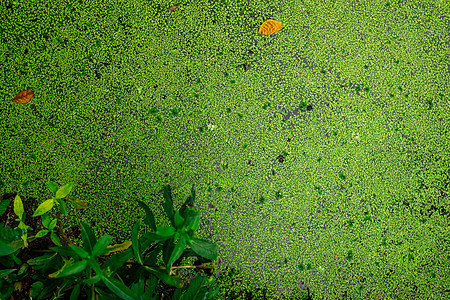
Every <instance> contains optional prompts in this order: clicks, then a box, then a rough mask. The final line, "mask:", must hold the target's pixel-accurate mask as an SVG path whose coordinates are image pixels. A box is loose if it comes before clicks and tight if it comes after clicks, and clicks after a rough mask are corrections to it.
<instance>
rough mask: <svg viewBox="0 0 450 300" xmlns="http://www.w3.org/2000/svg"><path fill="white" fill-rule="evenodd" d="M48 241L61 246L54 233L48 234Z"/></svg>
mask: <svg viewBox="0 0 450 300" xmlns="http://www.w3.org/2000/svg"><path fill="white" fill-rule="evenodd" d="M50 239H51V240H52V242H53V243H54V244H55V245H57V246H61V241H60V240H59V237H58V236H57V235H56V233H54V232H52V233H50Z"/></svg>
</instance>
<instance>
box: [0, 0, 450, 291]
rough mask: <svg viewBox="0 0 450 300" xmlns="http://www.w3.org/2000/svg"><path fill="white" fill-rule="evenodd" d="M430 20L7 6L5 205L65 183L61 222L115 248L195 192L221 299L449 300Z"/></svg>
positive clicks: (134, 4) (196, 6)
mask: <svg viewBox="0 0 450 300" xmlns="http://www.w3.org/2000/svg"><path fill="white" fill-rule="evenodd" d="M426 2H427V3H428V4H426V3H420V4H417V1H383V2H375V1H371V2H370V4H369V3H368V2H365V1H307V0H305V1H256V0H255V1H251V0H249V1H245V0H218V1H212V0H203V1H183V0H180V1H179V2H176V3H175V2H168V1H165V0H153V1H152V0H146V1H144V0H134V1H89V0H78V1H71V0H66V1H61V0H59V1H22V0H16V1H1V2H0V38H1V42H0V61H1V65H0V70H1V73H0V95H1V101H0V110H1V114H0V135H1V147H0V154H1V156H0V157H1V160H0V191H1V192H2V193H7V192H8V193H9V192H16V193H19V194H20V195H21V196H24V197H31V198H35V199H37V201H38V202H39V203H41V202H42V201H43V200H45V199H46V197H48V196H49V192H48V191H47V187H46V183H47V181H49V180H52V181H55V182H56V183H57V184H59V185H62V184H65V183H68V182H73V183H74V191H73V195H74V196H76V197H79V198H80V200H83V201H87V202H88V203H89V205H88V208H87V209H85V210H81V211H76V210H75V209H73V208H72V210H71V212H70V218H69V219H67V220H66V221H67V222H68V223H73V224H76V223H78V222H80V221H82V220H84V221H88V222H90V224H91V225H92V226H94V228H96V229H97V233H98V234H103V233H109V234H112V235H113V236H114V237H115V239H116V241H120V240H125V239H127V238H129V236H130V233H131V226H132V224H133V222H134V221H135V220H136V219H137V218H140V217H143V215H141V214H142V213H141V212H140V210H139V208H138V205H137V200H142V201H145V202H146V203H148V204H149V205H150V206H151V207H152V209H153V210H154V211H155V212H156V213H157V215H158V216H159V221H160V224H159V225H161V224H163V223H165V222H167V221H166V219H165V218H163V209H162V203H163V198H162V193H161V189H162V186H163V185H164V184H170V186H171V187H172V189H173V194H174V201H175V204H176V208H177V207H179V206H180V205H181V203H182V202H183V201H184V200H185V197H186V195H188V194H189V191H190V189H191V186H192V185H194V186H195V189H196V191H197V200H196V201H197V205H198V206H199V208H200V210H201V213H202V222H201V225H200V230H201V232H200V235H201V237H203V238H208V239H210V240H211V241H213V242H215V243H217V245H218V251H219V256H220V257H221V263H219V264H218V266H217V269H216V270H217V273H216V276H218V278H225V280H223V297H224V298H232V297H237V295H241V296H242V297H244V296H243V295H244V292H243V291H247V296H246V297H247V298H249V297H250V298H251V297H253V298H254V299H263V298H266V299H303V298H307V297H308V295H309V297H311V298H313V299H343V298H346V299H406V298H409V299H443V298H450V274H449V273H450V271H449V270H450V231H449V227H448V225H449V211H450V203H449V202H450V201H449V183H450V156H449V155H450V153H449V152H450V151H449V145H450V142H449V130H450V129H449V121H450V105H449V97H450V83H449V82H450V75H449V74H450V62H449V59H450V38H449V32H450V9H449V3H448V2H447V1H438V0H436V1H426ZM269 19H272V20H275V21H277V22H281V24H282V29H281V30H279V31H278V32H276V33H273V34H271V35H262V34H260V33H259V28H260V26H261V25H262V24H263V23H264V22H265V21H266V20H269ZM24 90H32V91H33V92H34V95H33V97H32V98H31V100H30V101H29V102H28V103H17V102H13V101H12V99H13V98H14V97H15V96H16V95H17V94H18V93H19V92H21V91H24ZM230 274H231V275H230ZM228 276H229V278H228ZM250 293H251V296H249V295H250Z"/></svg>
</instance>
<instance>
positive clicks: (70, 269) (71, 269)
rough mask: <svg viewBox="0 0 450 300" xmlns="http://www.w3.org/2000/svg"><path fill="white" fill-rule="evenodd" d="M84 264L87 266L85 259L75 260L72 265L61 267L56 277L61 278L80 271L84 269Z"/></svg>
mask: <svg viewBox="0 0 450 300" xmlns="http://www.w3.org/2000/svg"><path fill="white" fill-rule="evenodd" d="M86 266H87V260H82V261H79V262H76V263H74V264H72V265H67V266H65V267H63V268H62V269H61V273H59V274H58V275H56V278H61V277H64V276H70V275H74V274H77V273H80V272H81V271H83V270H84V269H86Z"/></svg>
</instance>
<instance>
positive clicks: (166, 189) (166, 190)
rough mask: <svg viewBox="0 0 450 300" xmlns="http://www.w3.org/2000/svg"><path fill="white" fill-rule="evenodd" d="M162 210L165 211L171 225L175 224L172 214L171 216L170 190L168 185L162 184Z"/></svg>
mask: <svg viewBox="0 0 450 300" xmlns="http://www.w3.org/2000/svg"><path fill="white" fill-rule="evenodd" d="M164 199H165V200H166V201H165V202H164V211H165V212H166V215H167V217H168V218H169V220H170V223H172V225H174V224H175V220H174V216H173V201H172V191H171V189H170V186H169V185H166V186H164Z"/></svg>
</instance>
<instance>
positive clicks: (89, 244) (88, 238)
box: [81, 222, 97, 253]
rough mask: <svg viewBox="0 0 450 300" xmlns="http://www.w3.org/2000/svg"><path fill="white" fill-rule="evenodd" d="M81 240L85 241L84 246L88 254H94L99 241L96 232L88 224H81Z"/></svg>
mask: <svg viewBox="0 0 450 300" xmlns="http://www.w3.org/2000/svg"><path fill="white" fill-rule="evenodd" d="M81 239H82V240H83V246H84V248H85V249H86V250H87V252H89V253H92V249H93V248H94V245H95V243H96V242H97V239H96V238H95V234H94V231H93V230H92V228H91V227H89V225H88V224H86V223H85V222H81Z"/></svg>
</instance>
